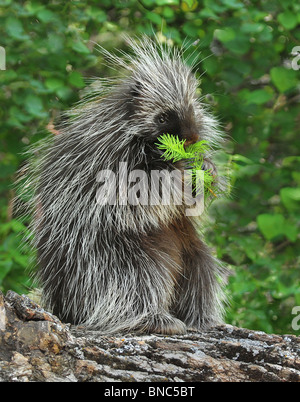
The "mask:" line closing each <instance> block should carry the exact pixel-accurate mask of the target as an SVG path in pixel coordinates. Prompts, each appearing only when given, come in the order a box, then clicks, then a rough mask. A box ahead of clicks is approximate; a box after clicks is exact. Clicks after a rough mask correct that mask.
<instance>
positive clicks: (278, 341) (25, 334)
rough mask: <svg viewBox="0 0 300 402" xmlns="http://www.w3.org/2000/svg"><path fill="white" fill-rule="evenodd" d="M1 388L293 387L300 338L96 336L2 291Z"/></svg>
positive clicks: (220, 332) (247, 333) (225, 328)
mask: <svg viewBox="0 0 300 402" xmlns="http://www.w3.org/2000/svg"><path fill="white" fill-rule="evenodd" d="M0 381H4V382H102V383H104V384H106V385H105V386H106V388H105V389H106V391H105V392H112V393H114V392H121V388H120V387H119V388H116V386H115V387H114V386H112V388H109V387H108V385H109V384H108V383H110V382H112V383H114V384H116V382H119V384H120V383H122V382H135V383H145V382H155V383H167V382H168V383H173V388H170V387H168V388H164V389H165V391H166V392H173V396H176V395H175V394H174V390H175V391H176V389H177V387H175V388H174V383H181V382H189V383H190V382H193V383H198V382H269V381H274V382H299V381H300V337H296V336H294V335H284V336H280V335H271V334H266V333H264V332H260V331H253V330H249V329H245V328H237V327H234V326H231V325H225V324H224V325H219V326H216V327H214V328H211V329H210V330H207V331H203V332H200V331H196V330H189V331H188V332H187V333H186V334H185V335H178V336H166V335H158V334H149V335H141V334H140V335H139V334H134V333H131V334H120V335H117V336H101V335H99V333H97V332H96V331H90V330H86V329H85V328H82V327H72V326H71V325H70V324H65V323H62V322H61V321H60V320H59V319H58V318H57V317H55V316H54V315H52V314H51V313H49V312H47V311H45V310H44V309H43V308H41V307H40V306H39V305H38V304H36V303H35V302H33V301H32V300H30V299H29V298H28V297H27V296H24V295H22V296H20V295H18V294H16V293H14V292H12V291H9V292H7V294H6V296H4V295H3V294H2V293H0ZM152 388H153V387H152ZM152 388H151V389H152ZM193 388H195V387H192V386H191V387H190V390H189V392H192V391H193ZM149 389H150V388H149ZM182 389H183V388H182V387H181V388H178V390H177V391H176V392H182ZM184 389H188V387H187V386H185V388H184ZM118 390H119V391H118ZM161 392H163V391H161ZM184 392H188V391H184ZM120 395H121V394H120ZM167 395H168V394H167ZM114 396H119V395H118V394H114ZM168 396H169V395H168Z"/></svg>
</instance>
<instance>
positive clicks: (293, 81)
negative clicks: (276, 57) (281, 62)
mask: <svg viewBox="0 0 300 402" xmlns="http://www.w3.org/2000/svg"><path fill="white" fill-rule="evenodd" d="M270 73H271V79H272V81H273V83H274V84H275V86H276V87H277V89H278V90H279V91H280V92H285V91H287V90H288V89H291V88H295V87H296V85H297V84H298V79H297V74H296V73H297V72H296V71H294V70H288V69H286V68H284V67H273V68H271V71H270Z"/></svg>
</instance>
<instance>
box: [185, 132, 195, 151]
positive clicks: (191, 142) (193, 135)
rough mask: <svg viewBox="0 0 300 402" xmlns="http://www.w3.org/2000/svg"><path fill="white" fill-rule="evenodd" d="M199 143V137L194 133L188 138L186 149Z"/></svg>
mask: <svg viewBox="0 0 300 402" xmlns="http://www.w3.org/2000/svg"><path fill="white" fill-rule="evenodd" d="M198 141H199V135H198V134H196V133H192V134H191V135H189V136H188V137H187V138H186V141H185V143H184V147H185V148H186V147H188V146H189V145H192V144H195V143H196V142H198Z"/></svg>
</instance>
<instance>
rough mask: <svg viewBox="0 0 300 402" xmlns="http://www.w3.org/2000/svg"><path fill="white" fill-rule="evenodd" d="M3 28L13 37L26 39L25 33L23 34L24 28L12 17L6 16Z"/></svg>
mask: <svg viewBox="0 0 300 402" xmlns="http://www.w3.org/2000/svg"><path fill="white" fill-rule="evenodd" d="M5 28H6V32H7V33H8V35H10V36H12V37H13V38H15V39H26V38H28V36H27V35H25V34H24V28H23V25H22V22H21V21H20V20H19V19H17V18H14V17H9V18H7V20H6V22H5Z"/></svg>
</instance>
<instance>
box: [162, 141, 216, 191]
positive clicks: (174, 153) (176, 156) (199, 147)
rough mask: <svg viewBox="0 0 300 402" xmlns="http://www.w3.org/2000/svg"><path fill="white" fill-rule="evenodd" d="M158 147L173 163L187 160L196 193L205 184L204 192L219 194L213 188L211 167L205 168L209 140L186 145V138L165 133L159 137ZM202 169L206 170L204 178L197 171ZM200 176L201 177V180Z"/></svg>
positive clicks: (166, 158) (165, 157) (163, 155)
mask: <svg viewBox="0 0 300 402" xmlns="http://www.w3.org/2000/svg"><path fill="white" fill-rule="evenodd" d="M158 141H159V142H158V143H156V144H155V145H157V148H158V149H160V150H161V151H164V153H163V154H162V157H163V158H164V159H165V160H171V161H172V162H173V163H175V162H178V161H180V160H185V161H186V162H187V164H188V170H189V171H190V172H191V180H192V184H193V188H194V190H195V191H196V194H197V195H198V194H200V193H201V189H202V186H204V194H205V195H207V194H208V192H209V193H211V194H212V195H213V196H214V197H217V195H216V194H215V193H214V191H213V190H212V189H211V187H212V185H213V182H214V177H213V175H212V174H211V172H210V169H208V170H205V169H203V155H204V153H205V152H206V151H207V150H208V149H209V145H208V142H207V141H204V140H203V141H199V142H196V143H195V144H192V145H189V146H187V147H186V148H185V147H184V144H185V141H186V140H180V139H179V138H178V136H174V135H170V134H163V135H161V136H160V137H158ZM199 170H202V171H203V172H204V178H203V180H202V177H201V175H197V174H196V172H197V171H199ZM199 176H200V177H201V179H200V180H199Z"/></svg>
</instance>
